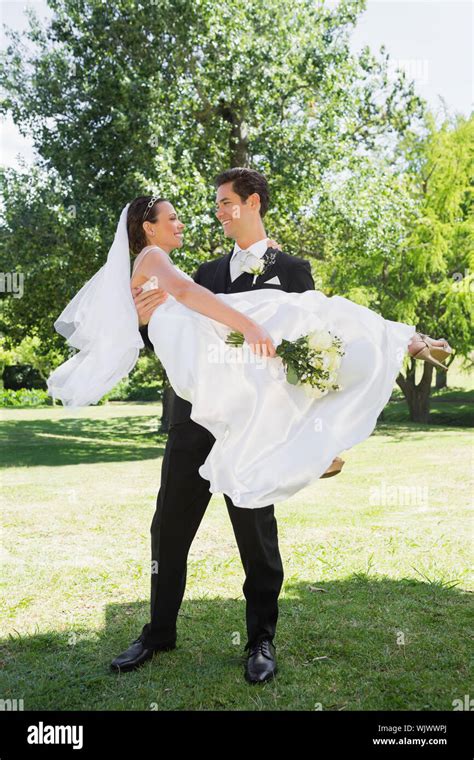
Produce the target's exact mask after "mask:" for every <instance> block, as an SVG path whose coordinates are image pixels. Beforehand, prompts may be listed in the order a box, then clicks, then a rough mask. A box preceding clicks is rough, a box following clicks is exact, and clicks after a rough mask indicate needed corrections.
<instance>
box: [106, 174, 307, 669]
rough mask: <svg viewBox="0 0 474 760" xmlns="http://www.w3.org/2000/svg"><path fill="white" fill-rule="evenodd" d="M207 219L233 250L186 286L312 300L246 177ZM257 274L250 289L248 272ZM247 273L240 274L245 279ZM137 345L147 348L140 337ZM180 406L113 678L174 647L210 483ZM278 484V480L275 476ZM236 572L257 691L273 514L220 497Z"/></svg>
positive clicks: (267, 640)
mask: <svg viewBox="0 0 474 760" xmlns="http://www.w3.org/2000/svg"><path fill="white" fill-rule="evenodd" d="M215 184H216V189H217V195H216V216H217V219H218V220H219V222H220V223H221V225H222V229H223V231H224V234H225V236H226V237H228V238H230V239H232V240H234V241H235V244H234V247H233V250H232V251H230V253H228V254H227V255H225V256H221V257H219V258H217V259H212V260H211V261H206V262H205V263H203V264H201V265H200V266H199V267H198V269H197V271H196V273H195V274H194V281H195V282H197V283H198V284H199V285H202V286H203V287H205V288H208V289H209V290H211V291H212V292H213V293H241V292H243V291H246V290H255V289H262V290H263V289H267V288H276V289H278V290H284V291H286V292H297V293H301V292H303V291H305V290H314V281H313V278H312V276H311V268H310V265H309V262H308V261H306V260H305V259H301V258H298V257H296V256H289V255H288V254H286V253H283V252H282V251H277V250H276V249H271V248H267V235H266V232H265V228H264V226H263V217H264V216H265V213H266V211H267V209H268V205H269V191H268V184H267V181H266V179H265V177H264V176H263V175H262V174H259V173H258V172H257V171H254V170H253V169H243V168H234V169H228V170H227V171H224V172H223V173H222V174H220V175H219V176H218V177H217V178H216V182H215ZM256 263H257V268H258V267H260V268H262V267H263V268H264V271H263V273H262V274H260V275H259V276H257V278H256V280H255V282H254V274H253V273H251V272H249V271H248V270H249V269H250V268H252V269H254V267H255V264H256ZM246 270H247V271H246ZM165 297H166V296H165V294H164V293H163V291H159V290H155V291H150V292H148V293H142V294H139V295H138V296H135V303H136V306H137V311H138V314H139V318H140V324H141V325H146V324H147V323H148V320H149V318H150V316H151V314H152V313H153V310H154V309H155V308H156V306H157V305H159V304H160V303H162V302H163V300H164V298H165ZM141 332H142V336H143V338H144V341H145V343H146V344H147V345H148V346H149V347H150V348H153V347H152V345H151V343H150V341H149V339H148V334H147V328H146V327H144V328H142V329H141ZM190 412H191V404H190V403H189V401H185V400H184V399H182V398H180V397H179V396H177V395H176V394H175V393H174V391H173V392H172V394H171V412H170V427H169V433H168V440H167V444H166V449H165V453H164V457H163V463H162V469H161V486H160V490H159V493H158V498H157V505H156V512H155V515H154V517H153V522H152V525H151V544H152V548H151V554H152V575H151V617H150V622H149V623H147V624H146V625H145V626H144V627H143V630H142V632H141V634H140V636H139V638H138V639H136V640H135V641H134V642H132V644H131V646H130V647H129V648H128V649H127V650H126V651H125V652H122V654H120V655H119V656H118V657H116V658H115V660H113V662H112V664H111V667H112V669H113V670H115V671H118V672H119V671H129V670H134V669H135V668H137V667H139V666H140V665H142V664H143V663H144V662H146V661H147V660H149V659H151V658H152V657H153V655H154V653H155V651H158V650H167V649H174V648H175V646H176V638H177V630H176V623H177V617H178V611H179V608H180V605H181V602H182V599H183V596H184V591H185V586H186V573H187V557H188V552H189V549H190V547H191V544H192V541H193V539H194V536H195V535H196V532H197V530H198V528H199V525H200V523H201V520H202V518H203V516H204V513H205V511H206V508H207V505H208V504H209V501H210V499H211V493H210V491H209V481H207V480H204V479H203V478H202V477H201V476H200V475H199V468H200V466H201V465H202V464H203V463H204V461H205V460H206V458H207V456H208V454H209V452H210V450H211V448H212V446H213V444H214V441H215V438H214V436H213V435H212V434H211V433H210V432H209V431H208V430H206V429H205V428H203V427H202V426H201V425H198V424H197V423H196V422H194V421H193V420H191V418H190ZM276 475H277V474H276ZM224 498H225V501H226V505H227V510H228V512H229V517H230V519H231V522H232V527H233V529H234V534H235V538H236V541H237V546H238V548H239V553H240V557H241V560H242V565H243V567H244V571H245V582H244V584H243V592H244V596H245V599H246V622H247V637H248V640H247V643H246V646H245V650H248V652H249V654H248V658H247V661H246V667H245V678H246V680H247V681H249V682H250V683H259V682H260V683H261V682H264V681H267V680H269V679H270V678H272V677H273V676H274V674H275V673H276V670H277V666H276V658H275V645H274V643H273V638H274V636H275V631H276V624H277V619H278V595H279V593H280V589H281V586H282V583H283V565H282V561H281V557H280V551H279V548H278V529H277V523H276V519H275V515H274V506H273V504H269V505H268V506H266V507H262V508H258V509H245V508H243V507H238V506H236V505H235V504H233V502H232V500H231V499H230V497H229V496H227V495H226V494H224Z"/></svg>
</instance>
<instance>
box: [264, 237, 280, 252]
mask: <svg viewBox="0 0 474 760" xmlns="http://www.w3.org/2000/svg"><path fill="white" fill-rule="evenodd" d="M267 243H268V247H269V248H276V249H277V250H278V251H281V245H280V243H277V241H276V240H273V238H267Z"/></svg>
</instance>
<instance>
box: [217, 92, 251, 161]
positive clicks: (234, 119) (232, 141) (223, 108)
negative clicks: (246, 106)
mask: <svg viewBox="0 0 474 760" xmlns="http://www.w3.org/2000/svg"><path fill="white" fill-rule="evenodd" d="M217 112H218V114H219V115H220V116H221V117H222V119H224V121H226V122H227V123H228V124H230V133H229V157H230V165H231V167H233V166H248V165H249V141H248V135H247V127H246V125H245V122H244V119H243V118H242V116H241V114H240V113H239V109H238V108H237V107H236V106H235V105H234V104H233V103H231V104H230V105H229V104H227V103H225V102H224V101H221V102H220V103H219V106H218V109H217Z"/></svg>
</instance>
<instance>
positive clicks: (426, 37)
mask: <svg viewBox="0 0 474 760" xmlns="http://www.w3.org/2000/svg"><path fill="white" fill-rule="evenodd" d="M110 1H111V2H113V0H110ZM335 3H337V0H330V1H329V2H328V1H326V4H327V5H329V6H331V5H334V4H335ZM27 7H32V8H34V9H35V10H36V12H37V13H38V15H39V16H40V17H41V16H46V15H48V14H49V10H48V8H47V5H46V3H45V2H44V0H0V17H1V22H2V32H1V34H0V45H1V47H2V48H4V46H5V35H4V33H3V24H6V25H7V26H8V27H10V28H13V29H15V30H17V31H20V30H21V29H24V28H26V26H27V22H26V19H25V16H24V11H25V9H26V8H27ZM473 11H474V4H473V2H472V1H471V0H368V3H367V9H366V11H365V12H364V13H363V14H362V15H361V16H360V18H359V22H358V25H357V27H356V29H355V30H354V33H353V36H352V39H351V47H352V50H353V51H354V52H355V51H356V50H359V49H360V48H362V47H364V46H365V45H369V47H370V48H371V50H372V52H374V53H376V52H378V51H379V50H380V47H381V45H385V48H386V50H387V52H388V53H390V57H391V59H392V60H393V63H392V64H391V66H392V68H393V69H394V68H395V67H396V66H399V67H400V68H403V69H404V71H405V72H406V74H407V76H408V77H409V78H411V79H414V80H415V83H416V91H417V92H418V94H419V95H421V96H422V97H424V98H426V100H427V101H428V102H429V104H430V105H431V107H432V108H433V109H434V110H436V111H439V110H440V108H441V107H442V106H441V104H442V100H443V101H444V103H445V105H446V107H447V109H448V111H449V112H450V113H455V112H459V113H462V114H464V115H465V116H468V115H469V114H470V113H471V112H472V107H473V81H474V77H473V19H474V12H473ZM19 155H21V156H22V157H23V158H24V159H25V160H26V161H27V162H28V163H30V162H32V161H33V159H34V151H33V148H32V145H31V142H30V140H28V139H27V138H24V137H22V135H21V134H20V133H19V131H18V129H17V127H16V126H15V124H13V122H12V121H11V119H7V120H6V121H3V122H2V125H1V135H0V163H2V164H3V165H5V166H17V165H18V156H19Z"/></svg>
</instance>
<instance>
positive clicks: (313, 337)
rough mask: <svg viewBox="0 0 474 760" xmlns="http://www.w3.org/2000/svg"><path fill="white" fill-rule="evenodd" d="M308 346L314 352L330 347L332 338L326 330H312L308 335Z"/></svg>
mask: <svg viewBox="0 0 474 760" xmlns="http://www.w3.org/2000/svg"><path fill="white" fill-rule="evenodd" d="M308 345H309V347H310V348H314V349H315V350H316V351H318V350H320V349H323V348H330V347H331V346H332V338H331V336H330V334H329V333H328V331H327V330H314V331H313V332H312V333H310V334H309V335H308Z"/></svg>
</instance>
